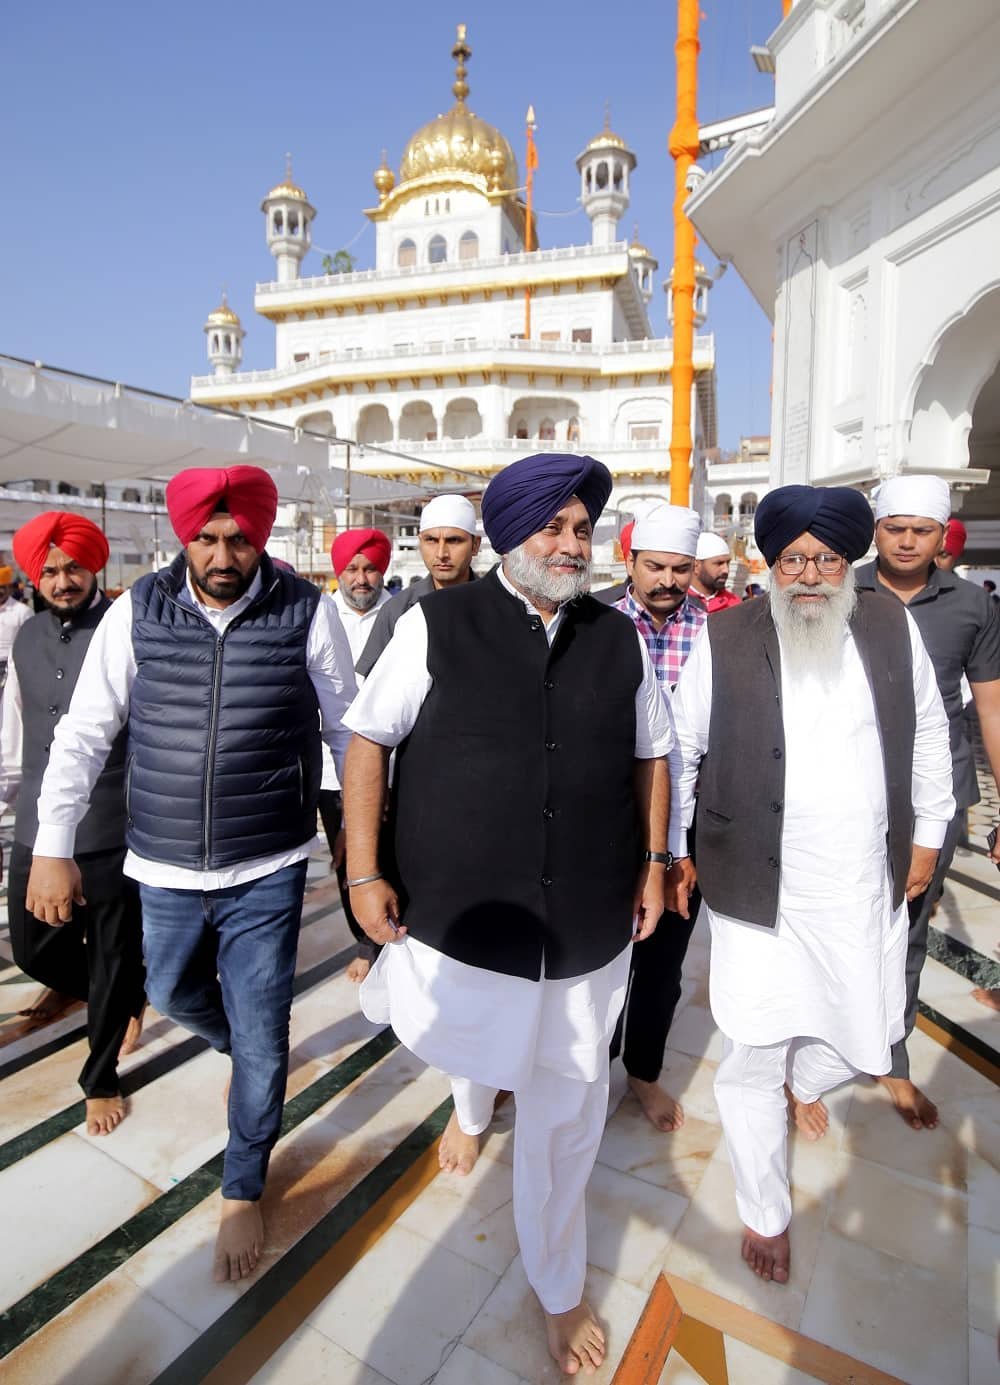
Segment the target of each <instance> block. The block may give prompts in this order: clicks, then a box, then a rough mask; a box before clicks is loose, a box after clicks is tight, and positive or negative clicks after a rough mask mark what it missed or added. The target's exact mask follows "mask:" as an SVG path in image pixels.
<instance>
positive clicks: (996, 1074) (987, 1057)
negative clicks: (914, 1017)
mask: <svg viewBox="0 0 1000 1385" xmlns="http://www.w3.org/2000/svg"><path fill="white" fill-rule="evenodd" d="M917 1009H918V1010H919V1011H920V1013H921V1014H922V1015H924V1016H925V1017H926V1018H927V1019H929V1020H930V1021H931V1022H932V1023H933V1024H936V1025H938V1027H939V1028H941V1029H943V1030H944V1032H945V1033H946V1034H950V1035H951V1037H952V1038H953V1039H956V1040H957V1041H958V1042H959V1043H960V1044H964V1045H965V1047H966V1048H967V1049H969V1051H970V1052H971V1053H974V1054H975V1055H976V1057H977V1058H981V1059H982V1060H983V1062H984V1063H987V1064H988V1065H989V1066H990V1067H991V1068H992V1069H993V1081H994V1082H997V1084H998V1085H1000V1052H998V1051H997V1050H996V1049H995V1048H991V1047H990V1045H989V1044H988V1043H987V1042H986V1041H985V1039H981V1038H980V1037H979V1035H978V1034H973V1033H972V1031H971V1030H970V1029H965V1028H963V1027H962V1025H960V1024H956V1022H955V1021H954V1020H952V1019H949V1018H948V1016H947V1015H943V1014H942V1013H941V1011H940V1010H935V1009H934V1008H933V1006H930V1005H925V1004H924V1002H923V1001H922V1000H921V1001H918V1002H917ZM987 1013H988V1012H987V1011H986V1010H984V1011H983V1014H984V1015H985V1014H987Z"/></svg>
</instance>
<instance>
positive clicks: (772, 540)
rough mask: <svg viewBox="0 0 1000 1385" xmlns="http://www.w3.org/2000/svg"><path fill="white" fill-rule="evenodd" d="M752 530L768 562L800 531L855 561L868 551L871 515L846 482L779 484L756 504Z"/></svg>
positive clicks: (866, 506)
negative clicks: (808, 484) (833, 483)
mask: <svg viewBox="0 0 1000 1385" xmlns="http://www.w3.org/2000/svg"><path fill="white" fill-rule="evenodd" d="M753 529H754V535H755V536H756V539H757V547H758V548H759V549H760V551H761V552H762V553H763V555H764V558H765V560H766V562H767V565H768V567H773V566H774V563H775V560H776V559H777V557H778V554H779V553H781V552H782V551H783V550H784V549H786V548H787V547H788V545H789V544H790V543H792V542H793V541H794V540H795V539H797V538H798V537H799V535H800V534H812V535H813V536H814V538H817V539H820V540H821V541H822V542H823V543H827V544H829V545H830V548H831V550H832V551H833V552H834V553H839V554H840V555H841V556H842V557H844V558H846V559H847V560H848V562H851V563H854V562H857V560H858V558H863V557H864V555H865V554H866V553H867V552H868V549H869V547H870V545H871V541H872V536H873V535H874V533H875V517H874V515H873V514H872V508H871V506H870V505H869V503H868V501H867V500H866V499H865V497H864V496H863V495H862V494H861V492H860V491H856V490H852V489H851V488H850V486H779V487H778V489H777V490H775V491H770V492H769V493H768V494H767V495H765V496H764V499H763V500H762V501H761V502H760V504H759V505H758V506H757V513H756V515H755V516H754V524H753Z"/></svg>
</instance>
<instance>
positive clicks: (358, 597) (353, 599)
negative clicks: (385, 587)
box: [340, 585, 382, 615]
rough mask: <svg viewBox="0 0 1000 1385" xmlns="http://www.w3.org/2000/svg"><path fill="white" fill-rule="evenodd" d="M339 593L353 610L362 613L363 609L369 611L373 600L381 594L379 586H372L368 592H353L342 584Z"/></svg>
mask: <svg viewBox="0 0 1000 1385" xmlns="http://www.w3.org/2000/svg"><path fill="white" fill-rule="evenodd" d="M340 592H341V595H342V596H343V598H344V600H345V601H346V602H347V604H348V606H350V608H351V609H352V610H353V611H360V612H361V613H362V615H363V614H364V612H365V611H370V610H371V608H372V607H373V606H374V605H375V602H376V601H377V600H378V599H379V597H380V596H381V594H382V588H381V587H374V588H373V589H372V590H371V591H370V592H353V591H351V589H350V588H349V587H348V586H346V585H343V586H342V587H341V588H340Z"/></svg>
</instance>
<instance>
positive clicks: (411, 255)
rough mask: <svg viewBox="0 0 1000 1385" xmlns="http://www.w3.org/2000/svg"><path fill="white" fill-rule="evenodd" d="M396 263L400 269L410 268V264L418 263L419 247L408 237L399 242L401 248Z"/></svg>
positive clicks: (397, 253)
mask: <svg viewBox="0 0 1000 1385" xmlns="http://www.w3.org/2000/svg"><path fill="white" fill-rule="evenodd" d="M396 263H397V264H398V265H399V267H400V269H408V268H409V267H410V265H415V264H416V263H417V247H416V244H415V242H413V241H412V240H410V239H409V238H407V239H406V240H401V241H400V242H399V250H398V251H397V252H396Z"/></svg>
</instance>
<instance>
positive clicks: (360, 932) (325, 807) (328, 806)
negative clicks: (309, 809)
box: [319, 789, 382, 963]
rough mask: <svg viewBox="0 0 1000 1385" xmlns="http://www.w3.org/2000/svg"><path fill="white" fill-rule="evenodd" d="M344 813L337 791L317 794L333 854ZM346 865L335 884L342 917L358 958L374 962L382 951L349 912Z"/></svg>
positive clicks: (344, 864)
mask: <svg viewBox="0 0 1000 1385" xmlns="http://www.w3.org/2000/svg"><path fill="white" fill-rule="evenodd" d="M343 813H344V800H343V795H342V794H341V792H340V790H339V789H321V790H320V794H319V816H320V821H321V822H322V824H323V831H324V832H325V833H326V840H327V843H328V844H329V847H330V853H331V855H332V854H333V844H334V842H335V841H336V839H337V833H338V832H339V831H340V824H341V820H342V818H343ZM346 880H347V865H346V863H345V862H343V861H341V863H340V865H339V866H338V867H337V884H338V885H339V887H340V902H341V904H342V905H343V906H344V917H345V918H346V919H347V926H348V928H349V929H350V930H351V934H352V936H353V937H354V939H355V941H356V942H357V944H358V956H359V957H360V958H361V959H362V960H363V961H365V962H369V963H371V962H374V961H375V958H376V957H377V956H378V955H379V953H380V952H381V951H382V949H381V947H380V946H379V944H378V943H373V942H372V940H371V938H369V936H368V934H367V933H366V932H365V930H364V929H363V928H362V927H361V924H360V923H358V921H357V919H356V918H355V917H354V914H353V912H352V910H351V899H350V893H351V892H350V890H348V888H347V885H346V883H345V882H346Z"/></svg>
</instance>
